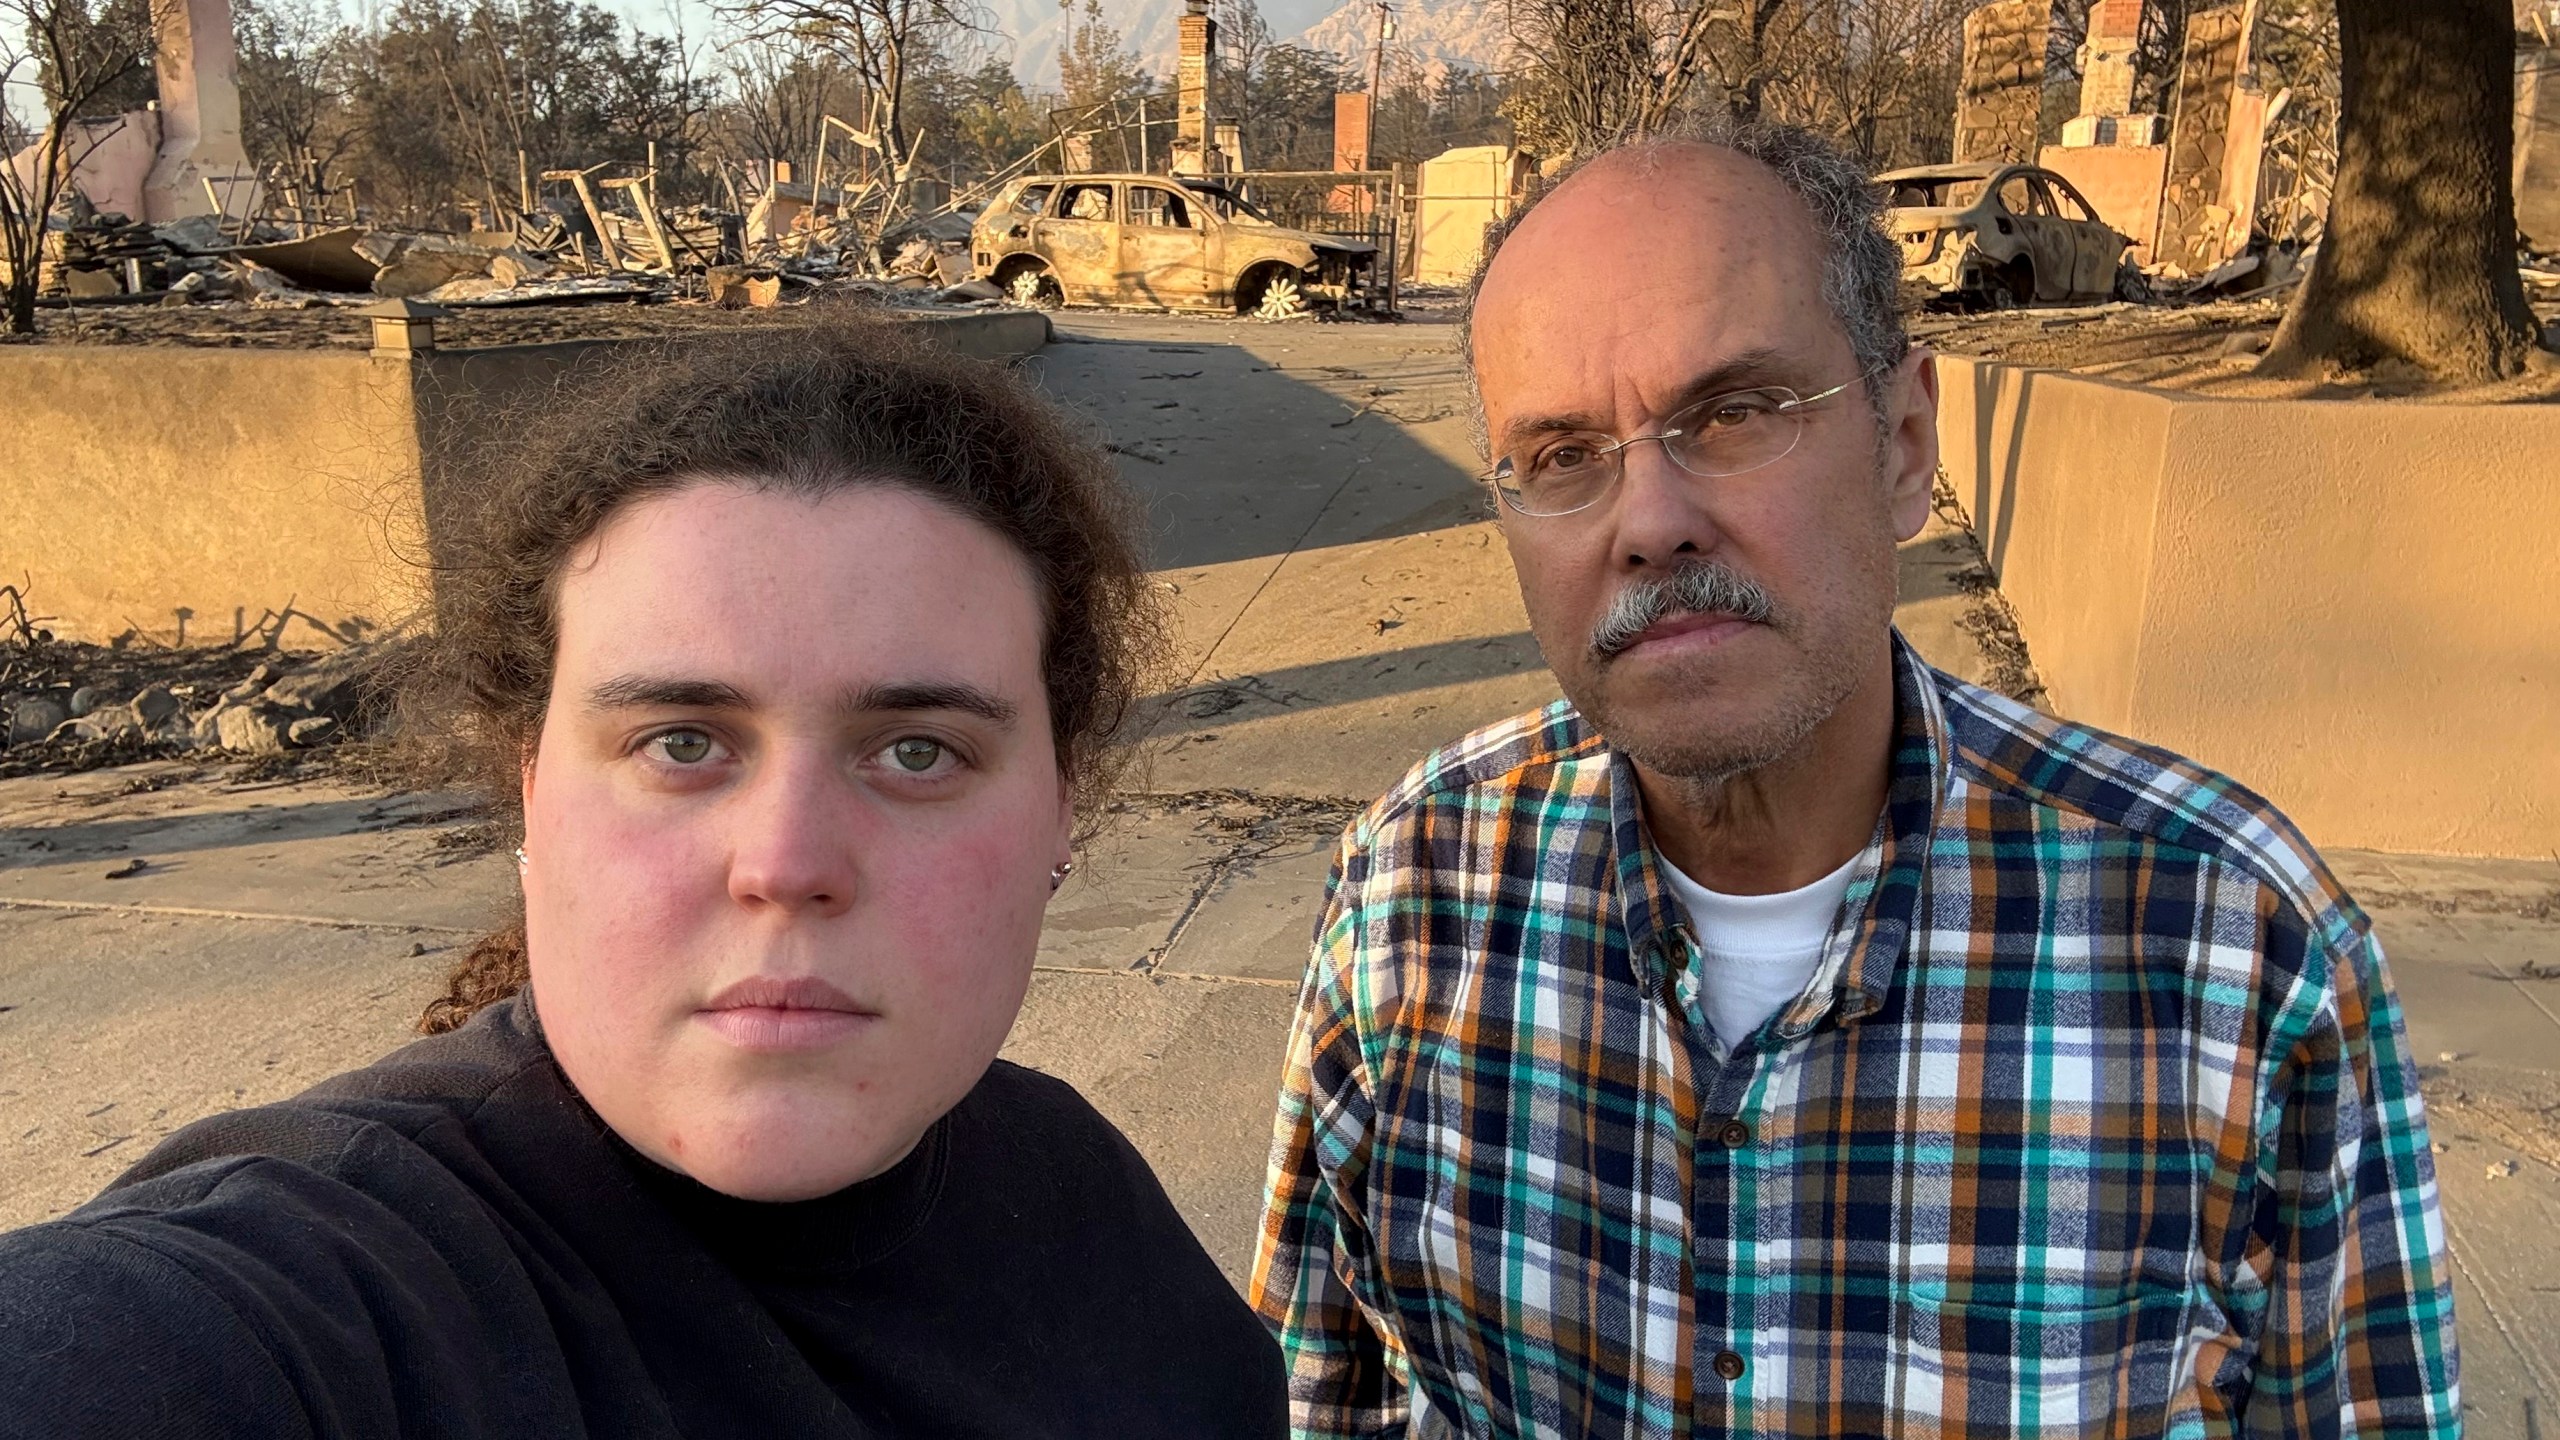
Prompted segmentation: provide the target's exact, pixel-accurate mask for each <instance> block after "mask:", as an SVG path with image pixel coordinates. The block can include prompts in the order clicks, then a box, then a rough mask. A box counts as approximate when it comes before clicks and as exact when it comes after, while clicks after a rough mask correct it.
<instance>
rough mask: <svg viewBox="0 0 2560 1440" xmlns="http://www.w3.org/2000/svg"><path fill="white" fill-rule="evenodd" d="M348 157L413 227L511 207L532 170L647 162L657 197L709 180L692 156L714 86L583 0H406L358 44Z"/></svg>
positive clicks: (672, 49)
mask: <svg viewBox="0 0 2560 1440" xmlns="http://www.w3.org/2000/svg"><path fill="white" fill-rule="evenodd" d="M350 46H351V49H352V51H353V53H352V54H351V55H350V57H349V61H348V67H347V70H348V74H349V76H350V77H351V79H350V83H349V86H348V104H349V107H350V110H351V112H352V116H353V123H354V125H355V131H356V134H355V143H354V144H353V146H352V147H351V149H352V151H353V157H352V158H353V166H354V168H355V169H356V171H357V172H358V174H359V175H360V176H361V177H362V181H363V189H364V194H365V197H366V198H367V200H368V201H369V203H371V204H372V205H373V206H375V207H376V208H377V209H379V210H380V211H382V212H383V213H384V214H385V216H386V217H396V218H399V219H402V220H405V221H408V222H410V223H444V224H458V223H459V222H460V221H461V220H462V219H463V218H464V217H465V215H466V214H467V209H468V207H470V206H472V205H474V204H476V203H478V202H481V201H484V200H485V201H488V202H490V203H492V204H496V205H499V206H500V207H501V208H503V207H504V206H505V205H507V204H511V203H512V202H513V199H514V196H515V190H516V164H517V161H516V156H517V152H518V151H522V152H523V153H524V155H525V157H526V163H527V166H528V168H530V169H532V170H534V171H536V172H539V171H541V170H543V169H546V168H584V167H586V166H590V165H595V164H599V163H602V162H608V161H620V162H625V163H637V162H641V161H644V160H645V159H646V158H647V155H648V153H649V146H650V144H651V142H653V141H654V142H656V143H657V144H658V146H659V149H660V154H659V161H660V167H661V173H662V181H661V185H660V195H661V198H662V199H670V200H672V199H678V198H683V197H684V195H685V193H686V192H687V191H688V190H698V189H699V187H700V185H701V183H702V181H701V178H700V177H699V176H694V175H691V174H689V172H688V166H687V161H688V158H689V156H690V155H691V153H692V150H693V148H694V145H695V143H696V141H697V140H698V138H699V135H698V130H699V126H700V122H701V121H702V119H703V117H704V113H705V112H706V111H707V109H708V107H709V104H710V102H711V99H712V97H713V92H712V88H711V86H710V84H709V83H708V82H707V81H706V80H704V79H701V78H698V77H695V76H693V75H692V74H690V73H689V71H688V69H687V64H686V54H685V51H684V48H683V46H682V45H681V44H680V43H678V42H677V41H676V40H674V39H672V38H669V37H666V36H656V35H647V34H643V33H641V32H639V31H637V30H634V29H629V28H627V27H626V26H625V25H624V24H623V22H622V21H621V19H620V18H619V17H617V16H616V15H615V14H614V13H613V12H612V11H610V10H607V9H605V8H603V7H602V6H600V5H594V4H588V3H581V0H397V3H396V4H395V5H394V6H393V7H392V9H390V10H389V11H388V12H386V13H385V14H384V15H383V16H382V17H381V20H380V22H379V26H378V28H377V29H376V30H375V31H373V32H372V33H371V34H369V35H362V36H357V37H354V38H353V39H352V40H351V41H350Z"/></svg>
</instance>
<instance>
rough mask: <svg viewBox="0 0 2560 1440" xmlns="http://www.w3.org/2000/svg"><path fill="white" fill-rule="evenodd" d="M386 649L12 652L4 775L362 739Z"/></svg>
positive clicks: (1, 706)
mask: <svg viewBox="0 0 2560 1440" xmlns="http://www.w3.org/2000/svg"><path fill="white" fill-rule="evenodd" d="M383 652H384V646H383V645H382V644H363V645H354V646H350V647H348V648H346V649H344V650H340V651H336V652H334V653H329V654H316V655H306V654H295V653H291V652H284V651H277V652H259V651H252V650H241V649H231V650H205V649H198V650H192V651H135V650H131V649H123V650H116V649H110V648H108V647H105V646H88V645H69V644H62V643H58V642H54V643H46V644H44V645H42V646H41V647H38V648H35V649H19V650H14V651H13V652H12V658H11V660H10V662H9V663H8V664H7V665H5V666H0V742H5V743H0V775H19V774H30V773H34V772H38V771H58V770H89V769H95V768H97V767H100V766H104V765H121V764H126V763H130V762H132V761H135V760H144V759H153V758H174V757H179V756H188V755H194V756H209V755H216V754H219V755H229V756H279V755H286V754H291V753H293V752H296V751H304V750H314V749H319V748H322V747H325V746H329V745H333V744H336V743H338V742H340V741H344V740H348V739H355V738H362V737H364V736H365V735H367V734H368V733H369V731H370V729H371V728H372V722H373V720H374V718H375V716H376V713H377V710H378V707H377V706H376V705H375V704H374V703H373V701H374V691H375V686H376V677H377V676H378V675H380V674H381V673H382V665H383V662H384V660H385V658H386V657H385V654H384V653H383ZM155 662H157V663H155ZM155 671H157V672H160V673H154V672H155ZM30 682H33V683H30Z"/></svg>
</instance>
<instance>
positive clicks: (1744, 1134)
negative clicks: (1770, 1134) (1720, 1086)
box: [1716, 1120, 1751, 1378]
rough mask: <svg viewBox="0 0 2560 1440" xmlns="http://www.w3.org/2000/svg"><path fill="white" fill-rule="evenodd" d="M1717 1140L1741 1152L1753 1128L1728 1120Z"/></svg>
mask: <svg viewBox="0 0 2560 1440" xmlns="http://www.w3.org/2000/svg"><path fill="white" fill-rule="evenodd" d="M1716 1138H1717V1139H1718V1140H1721V1141H1723V1142H1724V1148H1726V1149H1727V1150H1739V1149H1741V1148H1742V1147H1743V1146H1745V1145H1748V1144H1750V1143H1751V1127H1750V1126H1748V1125H1745V1124H1743V1123H1742V1122H1741V1121H1739V1120H1727V1121H1726V1122H1724V1128H1722V1129H1720V1130H1718V1131H1716ZM1728 1378H1730V1377H1728Z"/></svg>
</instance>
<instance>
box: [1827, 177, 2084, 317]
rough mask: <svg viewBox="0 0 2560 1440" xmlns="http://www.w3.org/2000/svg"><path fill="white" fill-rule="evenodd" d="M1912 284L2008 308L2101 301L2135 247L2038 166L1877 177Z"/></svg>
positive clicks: (1934, 294)
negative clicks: (2129, 249)
mask: <svg viewBox="0 0 2560 1440" xmlns="http://www.w3.org/2000/svg"><path fill="white" fill-rule="evenodd" d="M1876 180H1877V183H1879V184H1881V185H1883V186H1884V187H1885V188H1886V192H1887V198H1886V204H1887V205H1888V206H1890V207H1891V208H1890V209H1889V210H1888V212H1887V214H1886V220H1885V224H1886V228H1887V229H1889V230H1890V231H1891V232H1892V234H1893V237H1894V239H1895V240H1896V241H1898V242H1900V244H1901V246H1902V274H1903V279H1904V281H1905V283H1906V284H1908V285H1910V286H1912V287H1914V288H1916V289H1919V290H1921V291H1922V292H1923V293H1924V294H1925V295H1926V296H1927V297H1928V298H1931V299H1938V300H1946V301H1952V302H1955V303H1959V304H1975V305H1991V306H2010V305H2033V304H2064V303H2070V302H2073V301H2086V300H2104V299H2106V298H2108V297H2110V296H2112V295H2113V294H2114V293H2115V289H2116V272H2117V270H2118V268H2119V266H2120V264H2121V262H2122V261H2123V259H2124V252H2125V246H2126V245H2127V244H2128V243H2129V242H2128V241H2127V240H2126V238H2125V237H2124V236H2123V235H2122V234H2119V233H2118V232H2117V231H2116V230H2115V229H2114V228H2113V227H2111V226H2109V225H2108V224H2107V223H2106V222H2105V221H2103V220H2100V219H2099V218H2098V212H2097V211H2096V210H2095V209H2094V208H2093V207H2091V205H2090V204H2089V202H2088V201H2087V200H2086V199H2083V198H2082V197H2081V194H2080V192H2079V191H2078V190H2076V189H2074V188H2073V187H2072V184H2071V182H2070V181H2069V180H2066V179H2064V178H2063V177H2062V176H2060V175H2057V174H2055V173H2054V172H2052V171H2050V170H2047V169H2044V168H2042V167H2041V166H2035V165H2018V164H2005V165H2004V164H1970V165H1928V166H1922V167H1919V168H1916V169H1910V170H1894V171H1889V172H1887V173H1885V174H1883V175H1879V176H1877V177H1876Z"/></svg>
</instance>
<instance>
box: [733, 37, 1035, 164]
mask: <svg viewBox="0 0 2560 1440" xmlns="http://www.w3.org/2000/svg"><path fill="white" fill-rule="evenodd" d="M714 10H715V12H716V13H717V14H718V15H719V16H720V18H721V19H723V20H725V21H727V22H729V23H730V24H732V25H734V26H736V27H737V28H738V30H739V31H740V33H741V34H743V35H744V36H745V37H746V38H748V39H750V40H757V41H762V42H765V43H768V44H772V45H777V46H782V47H785V48H798V49H806V50H817V51H823V52H824V53H826V54H828V55H831V56H833V57H835V59H836V60H838V61H839V62H841V63H842V64H843V66H844V67H845V69H846V70H848V71H849V72H851V74H852V78H853V80H854V82H855V84H856V85H858V86H859V87H860V89H861V91H862V93H863V95H864V96H865V97H866V103H868V104H869V105H870V106H871V107H872V108H871V115H870V117H867V118H865V119H864V120H863V121H862V122H861V123H863V124H865V125H870V124H872V123H873V121H874V120H875V119H876V121H877V125H878V132H877V134H876V136H875V138H876V139H877V140H878V142H879V145H880V158H881V160H882V161H883V162H884V163H885V165H886V166H887V167H888V169H889V170H890V171H891V172H892V173H897V172H901V171H904V170H906V169H907V168H909V167H910V166H912V165H913V163H914V160H915V141H916V137H915V135H914V133H913V132H912V130H911V129H910V127H909V125H908V117H907V102H908V101H909V99H910V98H912V97H911V93H910V92H911V89H912V86H913V83H914V78H915V76H916V74H917V72H918V71H919V70H920V69H921V68H922V66H923V63H924V61H925V59H926V57H927V55H928V53H929V52H930V51H931V50H932V48H933V47H934V46H935V45H936V44H937V43H941V42H947V41H949V40H951V39H952V38H954V37H956V36H958V35H961V34H965V33H974V32H977V31H979V30H982V29H984V28H985V27H984V26H983V25H982V24H981V23H980V22H979V20H978V17H977V14H976V12H975V10H974V8H973V7H971V6H970V5H969V4H968V3H967V0H722V3H719V4H717V5H715V6H714Z"/></svg>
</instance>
